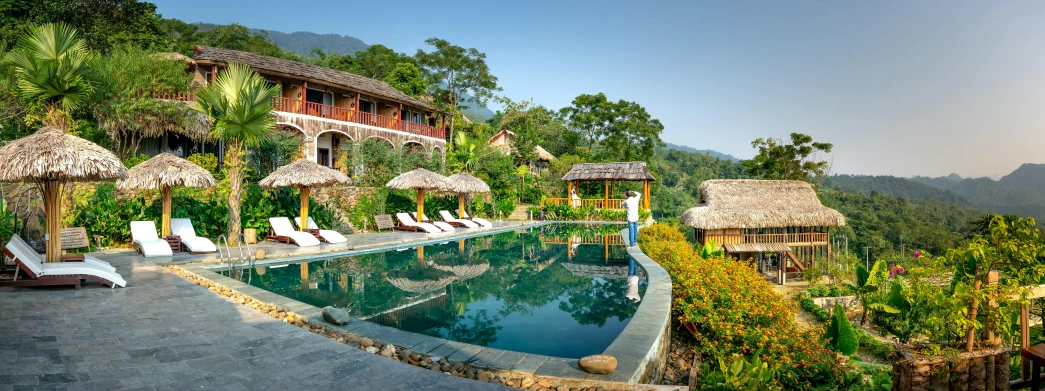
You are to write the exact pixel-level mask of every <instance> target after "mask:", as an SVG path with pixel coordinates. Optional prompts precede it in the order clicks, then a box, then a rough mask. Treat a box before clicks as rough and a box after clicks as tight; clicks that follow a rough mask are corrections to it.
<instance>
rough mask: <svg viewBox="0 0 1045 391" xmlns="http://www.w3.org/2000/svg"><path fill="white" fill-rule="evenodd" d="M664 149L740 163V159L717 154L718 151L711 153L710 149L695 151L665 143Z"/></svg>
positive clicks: (694, 149)
mask: <svg viewBox="0 0 1045 391" xmlns="http://www.w3.org/2000/svg"><path fill="white" fill-rule="evenodd" d="M664 149H666V150H676V151H683V152H692V153H699V154H702V155H708V156H711V157H713V158H716V159H722V160H728V161H731V162H734V163H736V162H740V159H737V158H736V157H734V156H733V155H730V154H725V153H722V152H719V151H713V150H710V149H696V148H693V147H688V146H685V145H678V144H672V143H666V144H665V146H664Z"/></svg>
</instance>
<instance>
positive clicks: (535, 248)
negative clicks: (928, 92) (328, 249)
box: [232, 224, 646, 358]
mask: <svg viewBox="0 0 1045 391" xmlns="http://www.w3.org/2000/svg"><path fill="white" fill-rule="evenodd" d="M619 230H620V226H616V225H609V226H607V225H596V226H590V227H588V226H583V225H575V224H556V225H547V226H543V227H538V228H532V229H525V230H520V231H516V232H505V233H500V234H495V235H490V236H484V237H479V238H473V239H466V240H463V241H453V242H448V243H445V244H438V245H429V246H423V247H417V248H411V249H407V250H400V251H387V252H383V253H373V254H365V255H358V256H353V257H345V258H335V259H320V260H316V261H313V262H308V263H301V264H293V265H289V266H286V267H269V268H263V267H259V268H256V269H255V270H250V272H251V273H254V275H253V276H252V277H251V278H250V283H251V284H252V285H255V286H258V287H260V288H263V289H266V290H269V291H272V292H276V293H278V294H280V295H283V296H286V297H289V298H292V299H295V300H299V301H302V302H305V303H308V304H311V305H314V306H317V307H324V306H327V305H333V306H335V307H338V308H344V309H346V310H348V311H349V312H351V313H352V316H353V317H356V318H361V319H366V320H369V321H371V322H375V323H380V324H384V325H387V326H392V327H396V328H399V329H402V330H406V331H412V332H416V333H421V334H426V335H430V336H436V337H441V338H446V339H449V340H454V341H459V342H464V343H469V344H475V345H482V346H490V347H495V348H500V349H507V350H514V351H520V352H526V353H536V354H543V355H549V356H557V357H566V358H579V357H583V356H586V355H590V354H597V353H602V352H603V350H605V349H606V347H607V346H609V344H610V343H612V342H613V340H614V339H615V338H616V337H617V335H618V334H619V333H620V332H621V330H623V329H624V326H625V325H627V323H628V321H630V320H631V316H632V315H633V314H634V313H635V310H636V308H638V302H639V300H640V298H641V295H643V294H644V293H645V289H646V282H645V280H646V278H645V273H644V272H643V271H642V269H641V268H637V267H636V266H635V264H634V261H631V260H630V258H629V257H628V255H627V253H626V252H625V250H624V247H623V245H622V242H621V238H620V235H619V234H618V232H620V231H619ZM629 263H630V264H631V265H630V266H631V267H629ZM242 274H244V273H242V271H240V272H234V273H233V276H232V277H234V278H237V277H243V278H242V280H243V281H247V279H246V278H245V277H244V276H242ZM629 276H633V277H634V278H631V279H630V282H631V284H629V278H628V277H629ZM629 285H631V286H630V287H629ZM636 285H637V287H636ZM629 288H630V289H629Z"/></svg>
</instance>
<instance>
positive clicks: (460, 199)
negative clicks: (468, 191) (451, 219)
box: [457, 193, 464, 219]
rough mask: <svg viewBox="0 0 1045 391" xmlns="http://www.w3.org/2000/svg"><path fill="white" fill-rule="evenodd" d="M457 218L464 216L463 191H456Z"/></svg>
mask: <svg viewBox="0 0 1045 391" xmlns="http://www.w3.org/2000/svg"><path fill="white" fill-rule="evenodd" d="M457 218H459V219H463V218H464V193H457Z"/></svg>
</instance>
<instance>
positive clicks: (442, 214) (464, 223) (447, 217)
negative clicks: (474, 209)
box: [439, 210, 479, 228]
mask: <svg viewBox="0 0 1045 391" xmlns="http://www.w3.org/2000/svg"><path fill="white" fill-rule="evenodd" d="M439 218H441V219H443V222H445V223H447V224H450V225H456V226H458V227H465V228H479V224H478V223H476V222H474V221H471V220H462V219H455V218H454V215H452V214H450V212H447V211H445V210H441V211H439Z"/></svg>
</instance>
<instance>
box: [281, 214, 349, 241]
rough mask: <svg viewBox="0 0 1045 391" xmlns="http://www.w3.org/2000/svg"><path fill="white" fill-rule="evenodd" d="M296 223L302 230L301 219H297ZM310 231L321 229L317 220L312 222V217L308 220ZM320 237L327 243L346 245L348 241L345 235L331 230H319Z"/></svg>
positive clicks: (295, 219)
mask: <svg viewBox="0 0 1045 391" xmlns="http://www.w3.org/2000/svg"><path fill="white" fill-rule="evenodd" d="M294 223H295V224H297V226H298V228H301V217H295V218H294ZM308 229H319V225H318V224H316V220H312V217H311V216H309V218H308ZM319 237H321V238H323V240H326V241H327V243H344V242H347V241H348V238H346V237H345V235H342V234H341V233H340V232H337V231H331V230H329V229H319Z"/></svg>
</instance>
